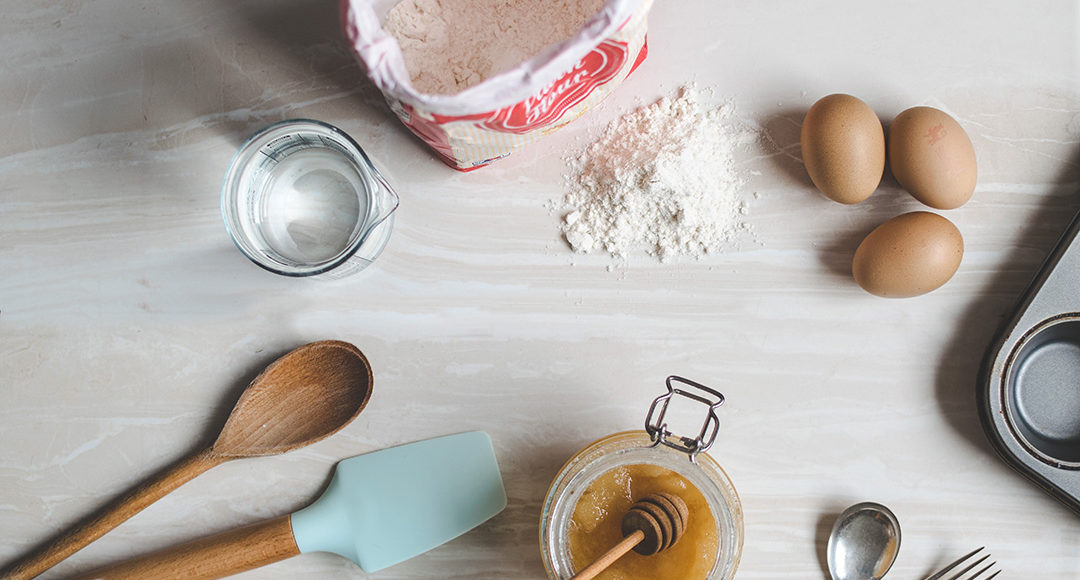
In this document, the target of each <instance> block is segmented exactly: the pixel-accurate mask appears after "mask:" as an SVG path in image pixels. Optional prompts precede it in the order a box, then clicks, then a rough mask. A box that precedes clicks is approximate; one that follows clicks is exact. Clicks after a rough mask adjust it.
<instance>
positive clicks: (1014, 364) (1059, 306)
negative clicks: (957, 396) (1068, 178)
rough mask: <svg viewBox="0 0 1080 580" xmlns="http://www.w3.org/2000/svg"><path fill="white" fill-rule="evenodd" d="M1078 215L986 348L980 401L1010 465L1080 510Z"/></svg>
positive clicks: (987, 426) (992, 437) (989, 428)
mask: <svg viewBox="0 0 1080 580" xmlns="http://www.w3.org/2000/svg"><path fill="white" fill-rule="evenodd" d="M1078 231H1080V215H1078V216H1077V217H1076V218H1074V219H1073V221H1072V224H1070V225H1069V229H1068V230H1066V232H1065V235H1064V236H1062V238H1061V241H1060V242H1058V245H1057V246H1056V247H1055V248H1054V251H1053V252H1052V253H1051V254H1050V256H1049V257H1048V258H1047V260H1046V262H1045V263H1044V264H1043V266H1042V268H1041V269H1040V270H1039V272H1038V274H1036V276H1035V279H1034V280H1033V281H1032V283H1031V285H1030V286H1029V287H1028V289H1027V290H1026V291H1025V292H1024V294H1023V296H1022V298H1021V299H1020V302H1019V304H1018V306H1017V308H1016V312H1015V313H1014V314H1013V316H1012V318H1011V319H1010V320H1009V321H1008V322H1007V323H1006V324H1005V326H1004V327H1003V328H1002V331H1001V332H1000V334H999V335H998V337H997V338H996V339H995V341H994V343H993V344H992V345H991V346H990V349H989V350H988V351H987V354H986V358H985V359H984V361H983V366H982V370H981V371H980V377H979V385H978V403H979V409H980V416H981V418H982V423H983V429H984V430H985V431H986V434H987V436H988V437H989V438H990V441H991V442H992V443H993V444H994V447H995V448H996V449H997V451H998V452H999V453H1000V454H1001V456H1002V457H1003V458H1004V459H1005V461H1006V462H1007V463H1009V464H1010V465H1011V466H1013V467H1014V468H1016V469H1017V470H1019V471H1020V472H1021V473H1023V474H1024V475H1026V476H1027V477H1029V478H1030V479H1031V480H1032V481H1034V482H1035V483H1036V484H1038V485H1039V486H1040V487H1042V488H1043V489H1045V490H1046V491H1047V492H1048V493H1050V494H1051V495H1053V496H1054V497H1056V498H1058V499H1060V500H1061V501H1063V502H1064V503H1065V504H1066V505H1068V506H1069V507H1070V508H1072V509H1073V510H1075V511H1077V512H1080V240H1078V239H1077V234H1078Z"/></svg>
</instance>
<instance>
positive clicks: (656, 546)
mask: <svg viewBox="0 0 1080 580" xmlns="http://www.w3.org/2000/svg"><path fill="white" fill-rule="evenodd" d="M689 519H690V510H689V509H688V508H687V507H686V502H684V501H683V500H682V498H681V497H679V496H677V495H673V494H670V493H663V492H660V493H654V494H652V495H647V496H645V497H643V498H641V499H639V500H637V501H636V502H634V505H633V506H632V507H631V508H630V511H628V512H626V515H625V516H623V519H622V534H623V539H622V541H621V542H619V543H618V544H615V546H614V547H612V548H611V549H610V550H608V551H607V552H604V554H603V555H602V556H600V557H599V558H597V559H596V560H594V561H593V563H592V564H589V565H588V566H586V567H585V568H583V569H582V570H581V571H580V572H578V573H577V574H576V575H574V577H573V578H571V579H570V580H590V579H591V578H595V577H596V575H598V574H600V573H601V572H603V571H604V570H605V569H607V567H608V566H610V565H612V564H614V563H615V561H616V560H618V559H619V558H622V557H623V556H624V555H626V553H627V552H629V551H630V550H634V551H635V552H637V553H638V554H641V555H643V556H651V555H653V554H656V553H658V552H663V551H664V550H666V549H668V548H670V547H671V546H673V545H675V542H678V541H679V539H680V538H682V536H683V533H685V532H686V523H687V521H689Z"/></svg>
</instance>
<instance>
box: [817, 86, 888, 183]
mask: <svg viewBox="0 0 1080 580" xmlns="http://www.w3.org/2000/svg"><path fill="white" fill-rule="evenodd" d="M799 142H800V144H801V146H802V156H803V162H804V163H805V164H806V172H807V173H809V174H810V180H811V181H813V182H814V185H815V186H816V187H817V188H818V189H820V190H821V193H824V194H825V196H826V197H828V198H829V199H831V200H833V201H838V202H840V203H848V204H850V203H859V202H860V201H862V200H864V199H866V198H868V197H870V194H871V193H874V190H875V189H877V186H878V184H879V183H881V176H882V174H883V173H885V132H884V130H882V128H881V120H879V119H878V117H877V115H876V114H875V113H874V111H873V109H871V108H870V106H869V105H867V104H866V103H864V102H862V101H860V100H859V99H857V98H855V97H853V96H851V95H841V94H836V95H829V96H827V97H822V98H821V99H820V100H819V101H818V102H816V103H814V106H812V107H810V110H809V111H807V112H806V118H805V119H803V124H802V132H801V134H800V136H799Z"/></svg>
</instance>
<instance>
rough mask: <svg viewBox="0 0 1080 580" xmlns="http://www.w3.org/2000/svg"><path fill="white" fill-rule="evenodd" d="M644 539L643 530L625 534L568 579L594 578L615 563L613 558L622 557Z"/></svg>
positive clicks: (588, 579)
mask: <svg viewBox="0 0 1080 580" xmlns="http://www.w3.org/2000/svg"><path fill="white" fill-rule="evenodd" d="M644 539H645V532H643V531H641V530H637V531H636V532H634V533H632V534H630V535H629V536H626V537H625V538H623V539H622V541H621V542H619V543H618V544H615V547H613V548H611V549H610V550H608V551H607V552H604V554H603V555H602V556H600V557H599V558H597V559H595V560H593V563H592V564H589V565H588V566H586V567H585V568H583V569H582V570H581V571H580V572H578V573H577V574H575V575H574V577H573V578H571V579H570V580H591V579H592V578H595V577H596V575H597V574H599V573H601V572H603V571H604V570H606V569H607V567H608V566H610V565H612V564H614V563H615V560H618V559H619V558H622V557H623V556H625V555H626V553H627V552H629V551H630V550H633V549H634V546H636V545H638V543H640V542H641V540H644Z"/></svg>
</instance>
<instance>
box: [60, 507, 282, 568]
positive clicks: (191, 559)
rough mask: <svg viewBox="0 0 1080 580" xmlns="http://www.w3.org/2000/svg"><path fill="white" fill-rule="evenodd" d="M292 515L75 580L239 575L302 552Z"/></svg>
mask: <svg viewBox="0 0 1080 580" xmlns="http://www.w3.org/2000/svg"><path fill="white" fill-rule="evenodd" d="M289 517H290V516H282V517H280V518H275V519H272V520H266V521H263V522H259V523H256V524H251V525H249V526H246V527H243V528H237V529H235V530H231V531H228V532H222V533H220V534H217V535H216V536H207V537H205V538H202V539H199V540H194V541H192V542H188V543H187V544H182V545H179V546H175V547H172V548H166V549H164V550H161V551H158V552H154V553H152V554H147V555H145V556H142V557H139V558H135V559H133V560H128V561H126V562H121V563H119V564H115V565H112V566H104V567H101V568H97V569H96V570H92V571H90V572H87V573H85V574H82V575H79V576H76V577H75V578H73V579H72V580H145V579H147V578H153V579H154V580H210V579H213V578H222V577H225V576H229V575H232V574H239V573H240V572H243V571H245V570H251V569H253V568H258V567H260V566H265V565H267V564H273V563H274V562H277V561H279V560H284V559H286V558H291V557H293V556H295V555H297V554H299V553H300V549H299V548H297V547H296V539H295V538H293V532H292V523H291V522H290V521H289Z"/></svg>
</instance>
